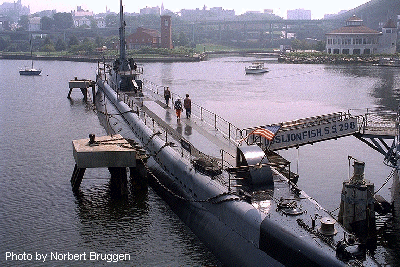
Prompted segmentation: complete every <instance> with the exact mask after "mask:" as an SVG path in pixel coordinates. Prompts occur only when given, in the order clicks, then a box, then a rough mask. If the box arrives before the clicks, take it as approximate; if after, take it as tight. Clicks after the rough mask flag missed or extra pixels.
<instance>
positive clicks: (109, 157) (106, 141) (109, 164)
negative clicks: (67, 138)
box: [71, 134, 144, 195]
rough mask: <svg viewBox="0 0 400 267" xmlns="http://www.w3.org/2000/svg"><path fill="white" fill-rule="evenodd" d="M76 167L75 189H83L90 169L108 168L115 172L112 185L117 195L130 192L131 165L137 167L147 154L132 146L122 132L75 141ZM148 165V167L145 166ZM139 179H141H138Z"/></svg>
mask: <svg viewBox="0 0 400 267" xmlns="http://www.w3.org/2000/svg"><path fill="white" fill-rule="evenodd" d="M72 146H73V155H74V159H75V168H74V171H73V174H72V177H71V185H72V189H73V191H74V192H76V191H78V190H79V187H80V185H81V183H82V180H83V176H84V174H85V170H86V168H108V170H109V172H110V174H111V180H110V187H111V191H112V192H113V193H115V194H116V195H126V194H128V186H127V184H128V181H127V173H126V170H127V168H130V170H131V176H132V172H133V171H135V170H137V166H138V162H142V164H141V166H143V165H144V163H143V159H144V157H143V155H142V153H140V151H139V152H138V147H137V146H132V145H131V144H130V143H129V142H128V141H127V140H125V139H124V138H123V137H122V136H121V135H119V134H117V135H113V136H101V137H95V136H94V135H89V138H87V139H80V140H74V141H72ZM143 168H144V167H143ZM137 179H139V178H137Z"/></svg>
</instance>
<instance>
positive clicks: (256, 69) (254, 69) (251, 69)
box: [245, 62, 269, 74]
mask: <svg viewBox="0 0 400 267" xmlns="http://www.w3.org/2000/svg"><path fill="white" fill-rule="evenodd" d="M245 71H246V74H258V73H265V72H269V69H268V68H266V67H264V63H262V62H254V63H253V64H252V65H251V66H248V67H246V68H245Z"/></svg>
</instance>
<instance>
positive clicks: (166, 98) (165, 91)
mask: <svg viewBox="0 0 400 267" xmlns="http://www.w3.org/2000/svg"><path fill="white" fill-rule="evenodd" d="M170 98H171V91H170V90H169V87H166V88H164V99H165V104H167V107H168V105H169V99H170Z"/></svg>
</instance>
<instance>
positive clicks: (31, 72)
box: [19, 37, 42, 76]
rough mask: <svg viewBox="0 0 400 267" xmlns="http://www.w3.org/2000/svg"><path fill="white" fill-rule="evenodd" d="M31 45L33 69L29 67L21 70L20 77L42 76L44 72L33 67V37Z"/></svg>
mask: <svg viewBox="0 0 400 267" xmlns="http://www.w3.org/2000/svg"><path fill="white" fill-rule="evenodd" d="M29 42H30V45H31V61H32V65H31V67H30V68H29V67H25V68H24V69H20V70H19V74H20V75H30V76H33V75H40V73H41V72H42V70H37V69H35V68H34V67H33V55H32V37H31V39H30V41H29Z"/></svg>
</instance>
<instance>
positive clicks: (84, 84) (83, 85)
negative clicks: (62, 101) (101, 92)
mask: <svg viewBox="0 0 400 267" xmlns="http://www.w3.org/2000/svg"><path fill="white" fill-rule="evenodd" d="M89 87H91V88H92V96H93V102H94V95H95V93H96V92H95V88H96V82H95V81H91V80H84V79H83V80H78V78H77V77H75V79H74V80H71V81H69V93H68V96H67V98H68V99H71V93H72V89H74V88H79V89H81V92H82V94H83V99H84V100H85V101H87V98H88V88H89Z"/></svg>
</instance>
